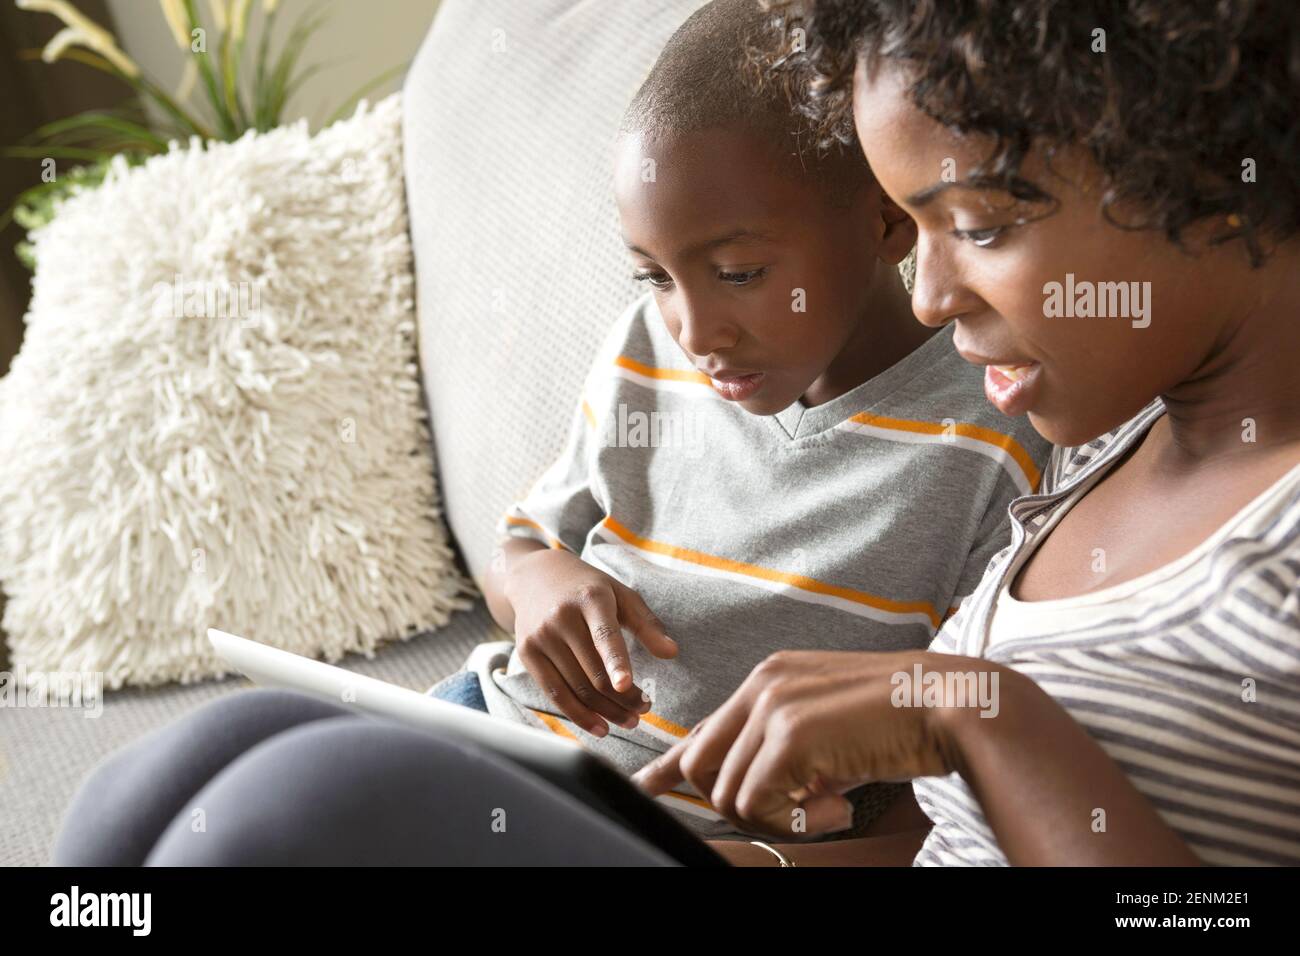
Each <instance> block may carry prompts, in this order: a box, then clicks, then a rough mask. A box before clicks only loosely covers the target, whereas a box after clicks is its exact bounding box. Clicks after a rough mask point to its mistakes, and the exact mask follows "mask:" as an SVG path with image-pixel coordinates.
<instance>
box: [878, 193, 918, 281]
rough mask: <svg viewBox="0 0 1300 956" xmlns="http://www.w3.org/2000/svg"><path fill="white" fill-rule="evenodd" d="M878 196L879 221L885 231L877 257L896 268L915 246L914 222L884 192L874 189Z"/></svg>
mask: <svg viewBox="0 0 1300 956" xmlns="http://www.w3.org/2000/svg"><path fill="white" fill-rule="evenodd" d="M876 190H877V192H878V193H879V195H880V221H881V222H882V223H883V224H884V227H885V231H884V234H883V235H882V236H881V237H880V251H879V253H878V254H879V256H880V258H881V260H882V261H884V262H888V263H889V264H890V265H891V266H896V265H898V264H899V263H900V262H902V261H903V260H904V259H906V258H907V254H908V253H909V252H911V251H912V247H913V246H915V245H916V222H915V221H914V220H913V219H912V217H911V216H909V215H908V214H907V213H905V212H904V211H903V209H902V207H900V206H899V205H898V203H896V202H894V200H892V199H890V198H889V197H888V196H887V195H885V191H884V190H883V189H880V187H879V186H877V187H876Z"/></svg>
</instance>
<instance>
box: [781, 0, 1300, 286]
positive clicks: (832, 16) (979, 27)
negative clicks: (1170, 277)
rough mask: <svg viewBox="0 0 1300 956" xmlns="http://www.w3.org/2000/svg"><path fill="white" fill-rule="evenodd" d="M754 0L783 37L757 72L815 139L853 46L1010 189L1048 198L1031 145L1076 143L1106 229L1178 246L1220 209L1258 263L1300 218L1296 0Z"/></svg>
mask: <svg viewBox="0 0 1300 956" xmlns="http://www.w3.org/2000/svg"><path fill="white" fill-rule="evenodd" d="M762 2H763V3H764V5H765V6H766V7H767V8H768V9H769V10H771V11H772V12H773V13H774V14H775V18H776V22H777V25H778V28H779V29H778V31H777V33H778V35H780V36H781V37H782V39H781V41H780V47H779V49H776V50H773V51H771V52H770V56H769V62H768V64H766V68H767V70H768V71H769V73H770V76H771V77H774V78H779V79H780V82H782V83H783V84H784V85H786V86H787V87H788V88H789V90H790V95H792V96H793V97H794V99H795V101H796V103H798V104H799V108H800V110H801V111H802V112H804V113H805V114H806V115H807V116H808V117H809V118H810V119H812V120H813V121H814V123H815V124H816V127H817V129H818V131H819V134H820V136H821V138H822V140H823V142H831V141H833V140H838V141H840V142H848V141H850V139H851V137H852V133H853V127H852V110H851V105H852V77H853V70H854V65H855V62H856V60H857V58H858V57H859V56H862V57H864V58H866V60H867V62H868V63H869V64H872V63H875V62H877V61H879V60H882V59H885V60H894V61H898V62H899V63H900V65H901V66H902V67H903V68H904V69H905V70H906V71H907V75H908V77H909V79H910V81H911V87H910V91H911V96H912V99H913V102H915V104H916V105H917V107H918V108H919V109H921V110H922V111H924V112H925V113H926V114H928V115H929V116H931V117H933V118H934V119H935V120H937V121H939V122H940V123H943V124H945V125H946V126H948V127H950V128H952V129H954V130H956V131H958V132H961V133H967V134H976V135H980V134H982V135H987V136H989V137H991V140H992V142H993V143H994V148H993V152H992V154H991V155H990V157H989V159H988V161H987V162H986V163H985V164H984V166H983V168H982V169H981V170H979V171H978V173H977V175H979V177H980V178H981V179H988V180H990V181H992V182H995V183H997V184H999V185H1001V186H1003V187H1004V188H1007V189H1009V190H1010V191H1011V192H1012V193H1013V195H1016V196H1017V198H1022V199H1031V200H1032V199H1035V198H1038V199H1042V198H1049V197H1047V194H1046V193H1044V192H1043V191H1042V190H1041V189H1040V188H1038V186H1036V185H1035V184H1031V183H1028V182H1026V181H1025V180H1023V179H1021V178H1020V177H1019V169H1020V165H1021V163H1022V161H1023V160H1024V158H1025V155H1026V154H1027V153H1028V152H1029V150H1030V149H1031V147H1034V146H1042V147H1044V148H1045V149H1046V150H1047V155H1048V156H1049V158H1050V156H1051V155H1052V153H1053V151H1054V150H1055V149H1056V148H1058V147H1060V146H1063V145H1066V144H1079V145H1082V146H1084V147H1086V148H1087V149H1088V150H1089V151H1090V152H1091V154H1092V156H1093V158H1094V159H1095V160H1096V162H1097V164H1098V165H1099V167H1100V168H1101V170H1102V172H1103V174H1104V175H1105V177H1106V191H1105V194H1104V196H1103V198H1102V209H1103V212H1104V213H1105V215H1106V216H1107V218H1108V219H1109V220H1110V221H1111V222H1113V223H1115V224H1116V225H1119V226H1122V227H1124V228H1138V229H1160V230H1162V231H1163V232H1164V233H1165V234H1166V235H1167V236H1168V237H1169V239H1170V240H1171V241H1173V242H1175V243H1178V242H1180V241H1181V238H1182V236H1183V233H1184V230H1186V229H1187V227H1189V226H1190V225H1192V224H1193V223H1197V222H1199V221H1201V220H1205V219H1207V218H1209V217H1222V220H1223V224H1224V225H1223V228H1222V229H1221V230H1220V231H1219V233H1218V234H1217V236H1216V239H1215V241H1216V242H1218V241H1227V240H1230V239H1236V238H1240V239H1242V240H1243V241H1244V243H1245V245H1246V248H1247V250H1248V252H1249V255H1250V259H1251V262H1252V264H1254V265H1259V264H1260V263H1261V262H1262V261H1263V260H1264V258H1265V257H1266V254H1265V251H1264V248H1263V244H1264V243H1263V240H1270V241H1281V240H1285V239H1288V238H1290V237H1291V236H1293V235H1295V234H1296V232H1297V231H1300V2H1298V0H762ZM1097 31H1103V32H1097ZM1101 41H1104V52H1098V51H1095V47H1097V45H1098V43H1099V42H1101ZM1251 173H1253V176H1252V175H1249V174H1251ZM1035 193H1037V194H1038V195H1037V196H1035V195H1034V194H1035ZM1117 209H1123V210H1124V215H1123V216H1122V217H1120V216H1119V215H1118V214H1117V212H1116V210H1117Z"/></svg>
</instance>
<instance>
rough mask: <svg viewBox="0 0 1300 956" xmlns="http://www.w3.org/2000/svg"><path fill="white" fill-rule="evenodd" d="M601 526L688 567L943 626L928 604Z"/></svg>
mask: <svg viewBox="0 0 1300 956" xmlns="http://www.w3.org/2000/svg"><path fill="white" fill-rule="evenodd" d="M601 524H602V525H603V526H604V527H606V528H608V529H609V530H610V531H612V532H613V533H614V534H616V535H618V536H619V537H620V538H622V539H623V540H624V541H626V542H627V543H628V544H630V545H632V546H633V547H634V548H640V549H641V550H643V551H650V552H653V553H655V554H663V555H667V556H668V557H670V558H677V559H678V560H679V561H688V562H690V563H691V564H698V565H701V566H702V567H706V568H715V569H717V570H719V571H730V572H732V573H734V574H744V575H747V576H749V577H751V578H761V579H762V580H764V581H775V582H778V583H780V584H788V585H790V586H791V587H796V588H799V589H800V590H801V591H809V592H811V593H813V594H825V595H828V596H830V597H837V598H842V599H843V600H845V601H852V602H854V603H855V604H862V605H865V606H866V607H873V608H875V609H876V610H878V611H887V612H889V613H891V614H924V615H926V616H927V617H928V618H929V619H930V621H931V622H932V623H933V624H934V627H935V629H936V630H937V629H938V628H939V626H940V624H942V623H943V622H942V619H941V618H940V616H939V612H938V611H936V610H935V609H934V606H933V605H931V604H930V603H929V602H928V601H895V600H892V599H890V598H883V597H877V596H876V595H874V594H867V593H866V592H865V591H855V590H853V589H852V588H846V587H840V586H839V585H837V584H827V583H826V582H825V581H818V580H816V579H815V578H810V577H807V576H805V575H802V574H791V573H789V572H787V571H775V570H773V569H772V568H764V567H761V566H760V565H757V564H749V563H747V562H744V561H733V560H732V559H730V558H720V557H717V556H716V555H712V554H705V553H704V552H702V551H693V550H691V549H690V548H679V547H677V546H676V545H672V544H664V543H663V542H661V541H652V540H651V539H649V538H643V537H641V536H640V535H638V534H634V533H633V532H632V531H629V530H628V529H627V528H626V527H624V526H623V525H622V524H620V523H619V522H618V521H616V520H615V519H614V518H613V517H607V518H605V520H604V521H602V522H601Z"/></svg>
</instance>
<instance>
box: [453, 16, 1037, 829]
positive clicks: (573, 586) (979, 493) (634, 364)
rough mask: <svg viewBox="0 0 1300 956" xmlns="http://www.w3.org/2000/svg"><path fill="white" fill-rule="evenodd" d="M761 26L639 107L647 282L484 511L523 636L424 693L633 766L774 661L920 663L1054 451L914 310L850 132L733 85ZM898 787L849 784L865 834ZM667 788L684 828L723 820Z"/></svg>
mask: <svg viewBox="0 0 1300 956" xmlns="http://www.w3.org/2000/svg"><path fill="white" fill-rule="evenodd" d="M765 27H766V24H765V21H764V17H763V15H762V14H761V13H760V12H759V10H758V7H757V4H755V3H754V2H753V0H717V2H715V3H712V4H710V5H708V6H706V7H705V8H703V9H701V10H700V11H699V12H697V13H696V14H695V15H694V16H692V17H691V18H690V19H689V20H688V21H686V23H685V24H684V25H683V26H682V27H681V28H680V29H679V30H678V31H677V32H676V33H675V34H674V35H673V37H672V39H671V40H670V41H669V42H668V44H667V46H666V48H665V49H664V51H663V54H662V55H661V56H660V58H659V60H658V62H657V63H656V64H655V66H654V68H653V70H652V72H651V73H650V76H649V77H648V79H647V80H646V81H645V84H644V85H643V86H642V87H641V89H640V91H639V92H638V93H637V95H636V97H635V99H634V100H633V102H632V104H631V106H630V108H629V110H628V112H627V116H626V119H625V121H624V125H623V129H622V131H621V136H620V140H619V147H618V161H617V167H616V171H615V187H616V192H617V200H618V208H619V215H620V219H621V222H622V227H623V234H624V238H625V241H626V243H627V246H628V249H629V251H630V253H631V256H632V260H633V263H634V267H635V275H636V278H637V279H638V280H639V281H642V282H644V283H646V285H648V286H649V287H650V292H649V294H647V295H646V296H645V297H644V298H641V299H639V300H638V301H637V302H635V303H633V304H632V306H631V307H630V308H629V309H628V310H627V311H626V312H625V314H624V315H623V316H622V318H621V319H620V320H619V321H618V323H617V324H616V326H615V328H614V330H613V332H612V334H611V335H610V337H609V339H608V341H607V343H606V345H605V347H604V348H603V350H602V351H601V353H600V355H599V357H598V358H597V360H596V362H595V364H594V366H593V368H592V371H591V373H590V375H589V377H588V379H587V382H586V386H585V389H584V392H583V395H582V400H581V402H580V403H579V408H578V410H577V412H576V413H575V417H574V424H573V428H572V432H571V435H570V438H569V441H568V445H567V447H566V448H565V450H564V452H563V454H562V455H561V456H560V459H559V460H558V461H557V462H556V463H555V464H554V465H553V466H552V467H551V469H550V470H549V471H547V472H546V474H545V475H543V476H542V478H541V479H540V481H539V482H538V483H537V484H536V486H535V487H534V488H533V490H532V491H531V492H530V493H529V494H528V496H527V497H526V498H525V499H524V500H523V501H521V502H520V503H518V504H517V505H515V506H513V507H512V508H511V509H510V511H509V512H508V514H507V515H506V517H505V519H504V521H503V526H502V531H503V532H504V534H505V536H506V537H505V540H504V543H503V544H502V546H501V548H500V550H499V551H498V553H497V555H496V557H495V559H494V561H493V563H492V567H491V570H490V572H489V574H488V576H487V580H486V582H485V584H484V590H485V592H486V596H487V600H488V605H489V607H490V609H491V611H492V614H493V616H494V617H495V619H496V620H497V622H498V623H499V624H500V625H501V626H502V627H503V628H505V629H506V630H507V631H510V632H512V633H513V634H514V635H515V636H516V642H515V643H514V644H513V645H512V644H510V643H508V642H502V643H498V644H491V645H484V646H482V647H480V648H479V649H477V650H476V651H475V653H474V655H472V657H471V659H470V661H469V663H468V664H467V666H466V670H465V671H463V672H462V673H461V674H458V675H453V677H452V678H449V679H448V680H447V681H444V682H443V683H442V684H440V685H439V686H438V687H435V688H434V689H433V690H432V691H431V693H434V694H436V695H438V696H441V697H445V698H448V699H454V700H459V701H461V702H463V703H467V704H470V705H472V706H478V707H480V708H483V709H486V710H488V711H490V712H491V713H493V714H498V715H501V716H503V717H507V718H510V719H514V720H519V721H522V722H525V723H529V724H532V725H534V726H538V727H546V728H549V729H551V730H553V731H554V732H555V733H557V734H562V735H565V736H570V737H574V738H576V739H578V740H579V741H580V742H581V743H582V744H583V745H585V746H587V747H589V748H590V749H592V750H593V751H595V752H597V753H600V754H602V755H604V756H606V757H607V758H609V759H610V760H612V761H613V762H615V763H616V764H617V765H619V766H620V767H621V768H623V769H625V770H626V771H628V772H632V771H635V770H636V769H638V768H639V767H641V766H642V765H643V764H645V763H646V762H648V761H649V760H650V759H652V758H653V757H654V756H656V755H657V754H658V753H661V752H662V751H664V750H666V749H667V747H668V746H669V745H670V744H671V743H673V742H674V741H676V740H678V739H679V738H681V737H682V736H684V735H685V734H686V733H687V732H688V730H689V729H690V728H691V727H692V726H693V725H694V724H695V723H696V722H697V721H698V720H700V719H701V718H702V717H704V716H705V715H706V714H708V713H709V712H710V711H712V710H713V709H714V708H716V707H717V706H718V705H719V704H721V703H722V702H723V701H725V700H726V699H727V697H728V696H729V695H730V693H731V692H732V691H733V690H734V689H735V688H736V686H737V685H738V684H739V683H740V682H741V681H742V680H743V679H744V677H745V676H746V675H747V674H748V673H749V671H750V670H752V669H753V668H754V667H755V666H756V665H758V664H759V663H760V662H761V661H762V660H763V659H764V658H765V657H767V656H768V655H769V654H771V653H773V652H774V651H777V650H781V649H785V648H824V649H842V650H850V649H854V650H898V649H905V648H923V647H925V646H926V645H927V644H928V643H929V642H930V640H931V638H932V637H933V635H934V633H935V632H936V630H937V629H938V627H939V625H940V623H941V622H942V621H943V619H944V618H945V617H947V616H948V614H949V613H950V612H951V610H952V609H953V607H954V606H955V605H956V604H957V603H958V602H960V600H961V599H962V597H963V596H965V595H966V594H968V593H969V592H970V591H971V590H972V589H973V588H974V586H975V584H976V582H978V581H979V579H980V576H981V574H982V573H983V571H984V568H985V565H987V564H988V562H989V559H990V558H991V557H992V555H993V554H994V553H996V552H997V551H999V550H1001V549H1002V548H1003V547H1004V545H1005V544H1006V543H1007V531H1006V521H1005V515H1006V511H1007V505H1008V503H1009V502H1010V501H1011V500H1012V499H1013V498H1016V497H1018V496H1020V495H1023V494H1027V493H1029V492H1031V491H1032V490H1033V489H1034V487H1035V486H1036V484H1037V482H1038V477H1039V467H1040V466H1041V464H1042V463H1043V461H1044V460H1045V459H1046V456H1047V452H1048V447H1049V446H1048V445H1047V444H1046V443H1045V442H1044V441H1043V440H1042V439H1040V438H1038V437H1037V435H1036V434H1035V433H1034V431H1033V429H1032V428H1030V426H1029V424H1028V422H1026V421H1025V420H1023V419H1011V418H1005V417H1003V416H1001V415H999V414H998V413H997V412H996V411H994V410H993V409H992V408H990V407H989V405H988V404H987V403H986V402H985V400H984V393H983V387H982V377H981V375H980V373H979V371H978V370H975V369H973V368H972V367H971V366H969V365H967V364H966V363H965V362H963V361H962V359H961V357H960V356H959V355H958V354H957V352H956V351H955V350H954V348H953V344H952V340H951V335H950V333H949V332H948V331H947V330H945V331H941V332H937V333H936V332H934V331H933V330H929V329H926V328H924V327H923V326H921V325H920V324H919V323H917V322H916V321H915V319H914V318H913V315H912V312H911V308H910V303H909V297H908V293H907V291H906V290H905V288H904V286H903V283H902V281H901V279H900V276H899V272H898V264H899V263H900V262H901V261H902V260H903V259H904V258H905V257H906V256H907V254H908V252H909V251H910V249H911V248H912V245H913V243H914V240H915V230H914V226H913V224H912V222H911V221H910V219H909V218H908V217H907V216H905V215H903V214H901V213H900V211H899V210H898V208H897V207H896V206H894V205H893V204H892V202H890V201H889V200H888V199H886V198H885V197H884V195H883V194H882V192H881V190H880V189H879V187H878V186H877V185H876V184H875V183H874V180H873V179H872V177H871V175H870V172H869V170H868V169H867V167H866V166H865V164H864V161H863V159H862V158H861V152H860V150H858V149H857V147H856V144H849V145H846V146H844V147H843V148H842V149H831V150H829V151H826V152H821V153H818V152H816V151H815V150H813V149H812V148H811V147H810V146H809V144H808V143H806V142H803V141H802V140H801V138H800V135H799V134H800V133H801V132H802V131H801V129H800V121H799V120H798V118H797V117H796V115H795V114H794V113H793V111H792V110H791V108H790V105H789V102H788V101H787V99H786V98H785V96H784V95H783V94H782V93H780V92H779V91H776V90H773V89H761V88H759V87H756V86H755V85H754V84H753V83H752V82H751V81H749V80H747V79H746V77H745V71H744V69H743V67H744V64H745V62H746V59H747V52H746V51H747V50H748V49H749V48H750V47H749V43H748V41H749V39H751V38H752V37H754V36H755V31H758V30H762V29H764V28H765ZM896 792H897V790H896V789H895V788H891V787H890V786H888V785H876V786H875V787H873V788H871V789H869V790H868V791H867V796H866V799H865V800H863V801H861V803H860V806H862V807H863V808H864V812H863V814H862V820H865V819H868V818H870V816H872V815H873V814H874V812H876V811H878V810H879V809H882V808H883V805H884V804H885V803H886V802H887V801H888V800H889V799H891V798H892V797H893V796H894V795H895V794H896ZM674 797H675V799H674V801H671V802H670V805H675V806H676V807H677V808H678V809H680V810H682V811H683V812H685V813H686V814H687V815H688V816H689V818H690V819H691V820H692V821H693V823H694V824H695V826H696V828H697V829H699V830H701V831H702V832H706V833H722V832H726V831H729V830H730V829H731V828H730V826H729V825H728V824H727V823H726V822H725V821H723V820H721V818H719V817H718V816H717V815H716V814H713V813H712V811H711V810H710V809H709V808H708V806H707V804H706V803H705V801H703V800H702V799H700V798H699V797H698V795H692V794H677V795H674ZM860 822H862V821H860Z"/></svg>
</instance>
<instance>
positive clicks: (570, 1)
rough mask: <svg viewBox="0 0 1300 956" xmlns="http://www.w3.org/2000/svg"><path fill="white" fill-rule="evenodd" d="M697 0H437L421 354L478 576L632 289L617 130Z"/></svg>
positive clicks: (442, 458)
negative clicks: (618, 184) (615, 182)
mask: <svg viewBox="0 0 1300 956" xmlns="http://www.w3.org/2000/svg"><path fill="white" fill-rule="evenodd" d="M703 3H704V0H635V2H628V0H527V2H521V0H442V5H441V8H440V9H439V11H438V14H437V16H436V17H435V19H434V23H433V26H432V28H431V30H430V32H429V35H428V37H427V38H426V39H425V42H424V45H423V46H422V47H421V49H420V52H419V54H418V55H417V56H416V58H415V61H414V63H413V64H412V66H411V70H410V73H409V74H408V76H407V79H406V84H405V88H404V94H403V97H404V111H405V118H404V136H405V151H406V156H405V163H406V188H407V202H408V204H409V208H410V221H411V234H412V240H413V244H414V251H415V269H416V280H417V289H418V302H417V312H418V316H419V341H420V366H421V370H422V373H423V378H424V388H425V395H426V398H427V400H428V404H429V410H430V416H431V422H432V428H433V437H434V445H435V449H436V452H437V457H438V468H439V477H440V481H441V490H442V495H443V504H444V510H445V512H446V515H447V518H448V521H449V524H450V526H451V530H452V533H453V534H454V535H455V537H456V540H457V542H458V544H459V545H460V548H461V551H462V553H463V554H464V556H465V559H466V562H467V564H468V566H469V569H470V571H471V572H472V573H473V574H474V576H475V577H476V578H480V579H481V575H482V573H483V571H484V570H485V568H486V566H487V561H488V558H489V555H490V553H491V548H492V542H493V537H494V534H493V529H494V527H495V525H496V522H497V520H498V519H499V518H500V516H501V514H502V512H504V511H505V509H506V507H507V506H508V505H509V504H510V502H511V501H512V500H514V499H516V498H517V497H519V496H520V495H522V494H524V493H525V492H526V491H527V490H528V488H529V486H530V485H531V484H532V482H533V481H534V480H535V479H536V477H537V476H538V475H540V474H541V472H542V471H543V470H545V468H546V466H547V465H548V464H549V463H550V462H551V460H552V459H553V458H554V457H555V456H556V455H557V454H558V453H559V451H560V448H561V446H562V444H563V439H564V435H565V432H566V430H567V427H568V425H569V421H570V416H571V414H572V412H573V410H574V408H575V406H576V403H577V401H578V398H579V394H578V393H579V390H580V387H581V383H582V380H583V377H584V375H585V373H586V371H587V368H588V366H589V364H590V362H591V360H592V358H593V356H594V354H595V351H596V348H597V346H598V345H599V344H600V341H601V339H602V337H603V335H604V333H605V331H606V329H607V328H608V327H609V326H610V324H611V323H612V322H613V321H614V319H615V318H617V317H618V314H619V313H620V312H621V311H622V309H623V307H624V306H626V305H627V303H629V302H631V301H632V300H633V299H634V298H635V297H636V295H637V292H638V290H637V287H636V285H635V284H634V283H633V282H632V280H631V278H630V276H631V266H630V264H629V261H628V259H627V255H626V252H625V251H624V249H623V244H622V241H621V239H620V238H619V228H618V217H617V214H616V212H615V207H614V201H613V197H612V186H611V180H612V172H611V166H612V163H613V141H614V136H615V131H616V130H617V127H618V122H619V119H620V118H621V117H622V114H623V110H624V108H625V107H626V105H627V103H628V101H629V100H630V99H631V97H632V94H633V93H635V92H636V89H637V87H638V86H639V85H640V84H641V81H642V80H643V79H644V78H645V76H646V74H647V73H648V72H649V69H650V67H651V65H652V64H653V63H654V60H655V57H656V56H658V54H659V51H660V49H661V48H662V47H663V44H664V42H665V41H666V40H667V39H668V37H669V36H670V35H671V34H672V32H673V31H674V30H675V29H676V28H677V27H678V26H679V25H680V24H681V23H682V21H684V20H685V19H686V18H687V17H688V16H689V15H690V14H691V13H693V12H694V11H695V10H696V9H698V8H699V7H700V6H702V5H703Z"/></svg>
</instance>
